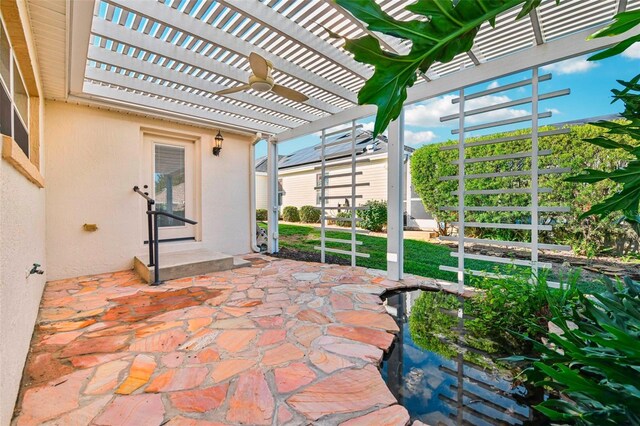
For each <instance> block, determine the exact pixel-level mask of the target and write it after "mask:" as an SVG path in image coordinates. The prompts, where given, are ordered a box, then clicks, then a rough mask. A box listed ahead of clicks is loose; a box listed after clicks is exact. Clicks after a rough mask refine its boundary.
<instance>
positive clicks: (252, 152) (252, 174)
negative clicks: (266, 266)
mask: <svg viewBox="0 0 640 426" xmlns="http://www.w3.org/2000/svg"><path fill="white" fill-rule="evenodd" d="M262 139H263V137H262V133H256V136H255V139H254V141H253V142H252V143H251V148H250V149H249V216H250V217H251V221H250V223H251V224H250V226H251V229H250V230H249V231H250V232H249V235H250V241H251V250H253V251H254V252H256V253H260V247H258V244H257V242H256V226H258V223H257V221H256V144H257V143H258V142H260V141H261V140H262Z"/></svg>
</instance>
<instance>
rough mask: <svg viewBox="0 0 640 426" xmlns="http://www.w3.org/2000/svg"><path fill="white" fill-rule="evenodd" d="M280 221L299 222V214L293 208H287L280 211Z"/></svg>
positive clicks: (295, 208) (296, 209)
mask: <svg viewBox="0 0 640 426" xmlns="http://www.w3.org/2000/svg"><path fill="white" fill-rule="evenodd" d="M282 219H283V220H284V221H286V222H300V213H298V208H297V207H294V206H287V207H285V208H284V209H282Z"/></svg>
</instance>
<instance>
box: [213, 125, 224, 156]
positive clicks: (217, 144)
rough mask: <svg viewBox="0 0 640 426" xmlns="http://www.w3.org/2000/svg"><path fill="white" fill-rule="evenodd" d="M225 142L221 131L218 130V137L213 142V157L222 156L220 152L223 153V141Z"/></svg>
mask: <svg viewBox="0 0 640 426" xmlns="http://www.w3.org/2000/svg"><path fill="white" fill-rule="evenodd" d="M223 140H224V138H223V137H222V134H221V133H220V130H218V134H217V135H216V137H215V139H214V140H213V155H215V156H216V157H217V156H219V155H220V151H222V141H223Z"/></svg>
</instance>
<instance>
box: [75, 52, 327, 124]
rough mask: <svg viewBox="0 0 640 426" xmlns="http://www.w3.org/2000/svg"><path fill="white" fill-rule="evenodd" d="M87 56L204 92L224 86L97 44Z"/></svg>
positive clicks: (254, 100) (271, 105)
mask: <svg viewBox="0 0 640 426" xmlns="http://www.w3.org/2000/svg"><path fill="white" fill-rule="evenodd" d="M88 58H89V59H90V60H93V61H96V62H100V63H103V64H107V65H112V66H115V67H118V68H123V69H126V70H130V71H134V72H137V73H140V74H144V75H147V76H152V77H155V78H159V79H162V80H166V81H171V82H174V83H177V84H180V85H184V86H187V87H191V88H194V89H197V90H202V91H205V92H210V93H214V92H216V91H218V90H222V89H224V88H225V87H224V86H223V85H221V84H219V83H214V82H213V81H208V80H205V79H202V78H199V77H195V76H193V75H191V74H187V73H176V72H174V71H172V70H171V69H169V68H167V67H163V66H161V65H158V64H157V63H153V62H149V61H143V60H140V59H137V58H134V57H131V56H128V55H123V54H120V53H117V52H114V51H112V50H107V49H104V48H101V47H98V46H89V53H88ZM216 97H217V98H223V97H220V96H216ZM234 98H235V99H237V100H239V101H242V102H243V103H246V104H247V105H250V106H254V107H258V108H259V109H261V110H265V111H269V110H276V109H279V110H280V113H281V114H285V115H287V116H289V117H292V118H296V119H298V120H303V123H304V122H308V121H313V120H315V119H317V118H318V117H319V116H318V115H316V114H310V113H308V112H305V111H300V110H297V109H295V108H291V107H289V106H286V105H280V104H278V103H276V102H273V101H270V100H269V99H263V98H258V97H255V96H252V95H250V94H247V93H244V92H241V93H237V94H235V95H234ZM218 106H219V105H218ZM231 106H233V105H231ZM225 107H226V106H225ZM240 111H244V112H246V113H247V114H249V115H251V114H254V113H255V112H254V111H252V110H250V109H248V108H241V109H239V110H238V112H240ZM260 114H262V115H265V113H260ZM253 118H257V119H264V117H263V118H260V117H259V116H254V117H253ZM297 124H300V123H297Z"/></svg>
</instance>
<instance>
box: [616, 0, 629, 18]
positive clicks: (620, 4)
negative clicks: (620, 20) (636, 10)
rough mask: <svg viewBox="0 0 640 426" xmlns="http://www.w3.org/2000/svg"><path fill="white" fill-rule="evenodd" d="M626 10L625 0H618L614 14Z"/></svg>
mask: <svg viewBox="0 0 640 426" xmlns="http://www.w3.org/2000/svg"><path fill="white" fill-rule="evenodd" d="M626 10H627V0H618V6H617V8H616V15H617V14H618V13H622V12H624V11H626Z"/></svg>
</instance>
